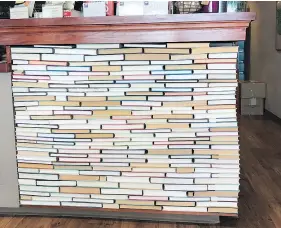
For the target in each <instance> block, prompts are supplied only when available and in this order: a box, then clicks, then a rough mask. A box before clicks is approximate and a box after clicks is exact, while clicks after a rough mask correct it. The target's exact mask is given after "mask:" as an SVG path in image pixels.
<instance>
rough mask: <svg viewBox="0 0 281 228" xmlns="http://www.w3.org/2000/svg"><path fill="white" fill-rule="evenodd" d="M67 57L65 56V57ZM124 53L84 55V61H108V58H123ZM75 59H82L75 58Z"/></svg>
mask: <svg viewBox="0 0 281 228" xmlns="http://www.w3.org/2000/svg"><path fill="white" fill-rule="evenodd" d="M66 59H67V58H66ZM123 59H124V55H97V56H85V61H86V62H88V61H110V60H123ZM77 61H84V60H83V59H82V60H77Z"/></svg>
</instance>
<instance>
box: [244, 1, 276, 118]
mask: <svg viewBox="0 0 281 228" xmlns="http://www.w3.org/2000/svg"><path fill="white" fill-rule="evenodd" d="M249 4H250V9H251V11H252V12H256V13H257V18H256V21H254V22H253V23H252V24H251V60H250V62H251V66H250V79H251V80H259V81H264V82H266V83H267V94H266V106H265V107H266V109H267V110H268V111H270V112H272V113H273V114H275V115H276V116H278V117H281V105H280V97H281V75H280V72H281V52H277V51H276V49H275V28H276V2H250V3H249Z"/></svg>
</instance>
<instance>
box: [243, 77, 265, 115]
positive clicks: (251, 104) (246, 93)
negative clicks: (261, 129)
mask: <svg viewBox="0 0 281 228" xmlns="http://www.w3.org/2000/svg"><path fill="white" fill-rule="evenodd" d="M240 95H241V115H263V112H264V99H265V97H266V84H265V83H264V82H257V81H242V82H240Z"/></svg>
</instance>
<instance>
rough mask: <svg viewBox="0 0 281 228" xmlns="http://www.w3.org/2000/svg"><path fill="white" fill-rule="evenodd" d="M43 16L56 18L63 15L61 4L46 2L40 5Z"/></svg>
mask: <svg viewBox="0 0 281 228" xmlns="http://www.w3.org/2000/svg"><path fill="white" fill-rule="evenodd" d="M42 17H43V18H56V17H63V5H62V4H46V5H44V6H43V7H42Z"/></svg>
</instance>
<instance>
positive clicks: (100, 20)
mask: <svg viewBox="0 0 281 228" xmlns="http://www.w3.org/2000/svg"><path fill="white" fill-rule="evenodd" d="M254 19H255V13H252V12H251V13H197V14H170V15H157V16H107V17H69V18H40V19H37V18H30V19H2V20H0V27H18V26H23V27H36V26H70V25H120V24H152V23H186V22H189V23H198V22H208V23H210V22H222V21H224V22H229V21H251V20H254Z"/></svg>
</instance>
